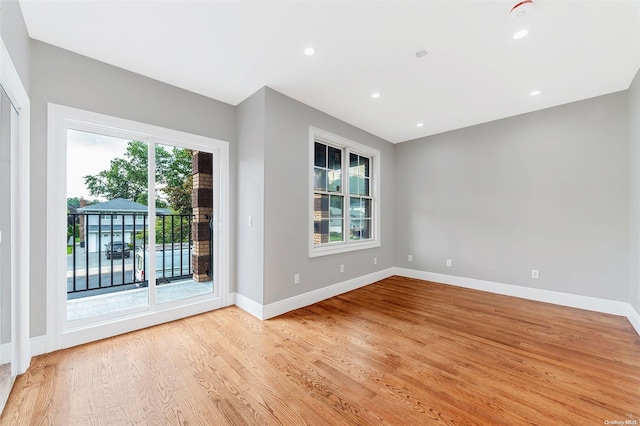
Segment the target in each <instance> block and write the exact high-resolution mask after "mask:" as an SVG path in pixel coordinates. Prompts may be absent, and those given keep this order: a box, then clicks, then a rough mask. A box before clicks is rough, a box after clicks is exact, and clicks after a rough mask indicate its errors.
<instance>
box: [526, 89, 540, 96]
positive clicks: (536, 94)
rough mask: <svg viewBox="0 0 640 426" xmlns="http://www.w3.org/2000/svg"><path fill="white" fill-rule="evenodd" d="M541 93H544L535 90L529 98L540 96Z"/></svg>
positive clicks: (530, 93)
mask: <svg viewBox="0 0 640 426" xmlns="http://www.w3.org/2000/svg"><path fill="white" fill-rule="evenodd" d="M540 93H542V92H541V91H539V90H534V91H532V92H529V96H538V95H539V94H540Z"/></svg>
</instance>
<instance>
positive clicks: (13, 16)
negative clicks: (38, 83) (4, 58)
mask: <svg viewBox="0 0 640 426" xmlns="http://www.w3.org/2000/svg"><path fill="white" fill-rule="evenodd" d="M0 37H2V41H3V42H4V44H5V46H6V47H7V50H8V51H9V55H10V56H11V61H12V62H13V65H14V66H15V67H16V70H17V71H18V75H19V76H20V80H21V81H22V85H23V86H24V88H25V90H26V91H27V93H29V84H30V77H29V72H30V69H31V64H30V57H29V46H30V40H29V34H28V33H27V28H26V26H25V24H24V18H23V17H22V10H21V9H20V5H19V4H18V0H0Z"/></svg>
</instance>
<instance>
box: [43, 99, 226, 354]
mask: <svg viewBox="0 0 640 426" xmlns="http://www.w3.org/2000/svg"><path fill="white" fill-rule="evenodd" d="M50 127H51V129H50V130H51V135H52V136H54V137H57V138H54V137H52V139H51V140H52V142H51V144H50V149H53V150H55V149H56V148H57V149H58V150H59V152H60V154H62V155H60V156H59V157H58V159H57V161H59V162H61V163H64V164H65V165H66V167H65V168H64V170H65V173H64V175H63V176H59V177H57V179H58V180H59V181H60V182H61V183H62V182H65V184H64V186H63V188H64V191H59V192H58V194H59V198H58V204H57V205H56V206H55V207H52V211H56V210H57V211H60V210H61V209H63V210H64V214H63V215H62V217H60V218H58V219H55V218H52V222H53V221H54V220H55V221H56V223H57V229H58V231H57V233H56V234H54V235H52V236H51V237H50V238H51V241H54V240H57V241H60V244H59V245H58V247H56V251H57V253H59V254H58V255H56V257H55V259H57V260H56V262H55V265H57V268H58V269H59V271H60V274H59V276H60V279H59V281H58V282H57V283H56V282H53V283H51V288H53V289H55V291H54V293H53V294H54V296H53V297H52V299H51V300H50V304H49V305H48V306H49V308H48V309H49V312H48V315H49V318H50V319H51V321H52V322H53V323H57V324H59V328H58V333H57V334H58V336H59V340H58V341H54V342H52V345H51V346H53V347H54V348H57V347H66V346H71V345H73V344H78V343H83V342H86V341H90V340H95V339H97V338H102V337H107V336H110V335H114V334H118V333H121V332H126V331H130V330H133V329H136V328H142V327H144V326H148V325H152V324H156V323H160V322H164V321H168V320H172V319H176V318H179V317H183V316H187V315H192V314H196V313H200V312H205V311H208V310H211V309H215V308H218V307H221V306H224V304H225V300H224V299H225V292H226V291H225V289H226V277H227V274H226V269H227V268H228V266H227V265H228V263H227V262H228V261H227V260H226V259H227V257H226V255H225V254H226V253H225V249H224V247H225V244H224V242H225V241H228V240H227V234H228V230H227V227H226V222H225V221H224V217H225V216H226V214H227V213H226V212H227V209H228V205H227V203H228V201H226V200H227V199H228V198H227V197H228V192H227V191H226V185H228V183H227V182H228V179H227V175H228V144H227V143H226V142H224V141H217V140H214V139H209V138H204V137H201V136H196V135H191V134H186V133H181V132H177V131H171V130H168V129H162V128H156V127H153V126H148V125H144V124H140V123H134V122H130V121H126V120H120V119H116V118H113V117H106V116H103V115H99V114H94V113H89V112H85V111H79V110H75V109H71V108H66V107H60V106H55V105H52V106H51V107H50ZM56 141H58V145H57V146H56ZM51 161H52V163H53V162H55V159H53V160H51ZM55 179H56V177H55V176H54V177H52V180H55ZM60 186H62V185H60ZM55 191H56V186H55V185H52V186H51V191H50V192H53V193H55ZM50 196H55V194H50ZM60 227H63V229H62V228H60ZM216 227H217V228H216ZM55 265H54V266H55ZM56 311H57V312H56Z"/></svg>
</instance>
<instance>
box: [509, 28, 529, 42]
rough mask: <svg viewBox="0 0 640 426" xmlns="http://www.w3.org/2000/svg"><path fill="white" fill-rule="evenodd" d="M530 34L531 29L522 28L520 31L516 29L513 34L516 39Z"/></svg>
mask: <svg viewBox="0 0 640 426" xmlns="http://www.w3.org/2000/svg"><path fill="white" fill-rule="evenodd" d="M527 34H529V30H520V31H516V32H515V33H514V34H513V39H514V40H520V39H521V38H523V37H526V35H527Z"/></svg>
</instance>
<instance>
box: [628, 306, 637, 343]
mask: <svg viewBox="0 0 640 426" xmlns="http://www.w3.org/2000/svg"><path fill="white" fill-rule="evenodd" d="M627 319H628V320H629V322H630V323H631V325H632V326H633V328H635V329H636V331H637V332H638V334H639V335H640V313H638V311H636V310H635V309H633V306H631V303H629V307H628V309H627Z"/></svg>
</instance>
